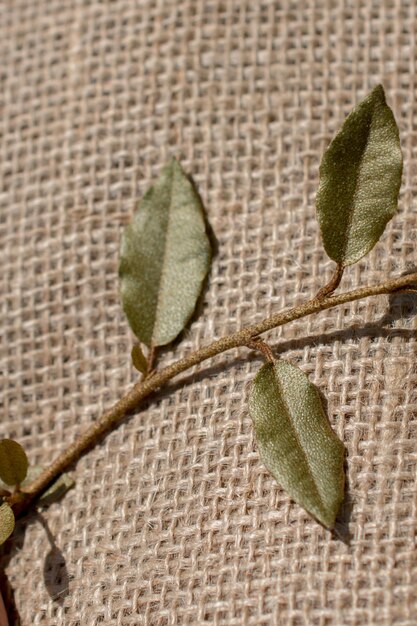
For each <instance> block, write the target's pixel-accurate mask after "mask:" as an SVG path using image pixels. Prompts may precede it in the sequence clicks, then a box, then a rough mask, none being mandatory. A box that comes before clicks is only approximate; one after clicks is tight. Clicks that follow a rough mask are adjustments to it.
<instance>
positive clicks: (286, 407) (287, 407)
mask: <svg viewBox="0 0 417 626" xmlns="http://www.w3.org/2000/svg"><path fill="white" fill-rule="evenodd" d="M273 370H274V376H275V379H276V382H277V386H278V388H279V392H280V395H281V399H282V403H283V405H284V407H285V409H286V412H287V415H288V416H289V422H290V424H291V425H292V430H293V433H294V435H295V439H296V441H297V445H298V448H299V450H301V454H302V456H303V457H304V460H305V463H306V466H307V470H308V473H309V475H310V478H311V479H312V482H313V485H314V489H315V492H316V494H317V496H318V499H319V502H320V505H321V507H322V508H323V510H324V511H325V512H326V513H327V510H328V507H327V505H326V503H325V502H324V501H323V499H322V496H321V493H320V491H319V489H318V487H317V484H316V478H315V476H314V474H313V471H312V469H311V467H310V465H309V462H308V456H307V454H306V453H305V451H304V448H303V446H302V443H301V440H300V437H299V435H298V432H297V428H296V427H295V424H294V422H293V420H292V417H291V411H290V406H289V404H288V402H287V400H286V395H285V390H284V388H283V386H282V384H281V381H280V380H279V377H278V374H277V371H276V369H275V365H273Z"/></svg>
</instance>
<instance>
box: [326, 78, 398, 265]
mask: <svg viewBox="0 0 417 626" xmlns="http://www.w3.org/2000/svg"><path fill="white" fill-rule="evenodd" d="M402 162H403V160H402V153H401V147H400V140H399V134H398V127H397V124H396V122H395V119H394V115H393V113H392V111H391V109H390V108H389V106H388V105H387V104H386V102H385V94H384V90H383V87H382V85H378V86H377V87H375V89H374V90H373V91H371V93H370V94H369V95H368V96H367V97H366V98H365V99H364V100H363V101H362V102H361V103H360V104H358V105H357V106H356V107H355V108H354V109H353V111H352V112H351V113H350V115H349V116H348V117H347V119H346V121H345V123H344V124H343V126H342V128H341V129H340V131H339V132H338V134H337V135H336V137H335V138H334V139H333V141H332V142H331V144H330V146H329V147H328V149H327V150H326V152H325V153H324V156H323V159H322V162H321V165H320V185H319V189H318V192H317V200H316V205H317V216H318V220H319V223H320V228H321V233H322V237H323V243H324V247H325V250H326V252H327V254H328V255H329V257H330V258H331V259H333V260H334V261H336V262H337V263H338V264H339V265H341V266H342V267H346V266H347V265H351V264H352V263H356V261H358V260H359V259H360V258H362V257H363V256H365V254H367V253H368V252H369V251H370V250H372V248H373V247H374V245H375V244H376V243H377V241H378V239H379V238H380V236H381V235H382V233H383V232H384V229H385V226H386V224H387V222H388V221H389V220H390V219H391V218H392V217H393V216H394V215H395V213H396V211H397V202H398V192H399V189H400V184H401V173H402Z"/></svg>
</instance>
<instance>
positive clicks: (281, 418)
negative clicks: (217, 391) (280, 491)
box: [250, 360, 344, 528]
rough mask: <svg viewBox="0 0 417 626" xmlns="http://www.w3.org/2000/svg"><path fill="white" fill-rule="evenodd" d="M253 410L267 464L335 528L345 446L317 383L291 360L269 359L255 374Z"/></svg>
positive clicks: (300, 499)
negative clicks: (340, 439)
mask: <svg viewBox="0 0 417 626" xmlns="http://www.w3.org/2000/svg"><path fill="white" fill-rule="evenodd" d="M250 413H251V416H252V419H253V423H254V427H255V437H256V441H257V444H258V447H259V452H260V456H261V458H262V460H263V462H264V464H265V465H266V467H267V469H268V470H269V471H270V472H271V474H272V475H273V476H274V478H276V480H277V481H278V482H279V483H280V484H281V485H282V486H283V487H284V488H285V489H286V491H287V492H288V493H289V495H290V496H291V498H293V499H294V500H295V501H296V502H297V503H298V504H300V505H301V506H302V507H304V508H305V509H306V510H307V511H308V512H309V513H311V514H312V515H314V517H316V518H317V519H318V520H319V521H320V522H321V523H322V524H323V525H324V526H326V527H327V528H333V526H334V523H335V518H336V514H337V511H338V509H339V507H340V504H341V503H342V500H343V490H344V473H343V461H344V447H343V444H342V442H341V441H339V439H338V438H337V437H336V435H335V434H334V432H333V431H332V429H331V428H330V425H329V423H328V421H327V418H326V415H325V413H324V410H323V406H322V402H321V398H320V395H319V392H318V390H317V388H316V387H315V386H314V385H313V384H312V383H310V381H309V380H308V378H307V376H306V375H305V374H304V373H303V372H302V371H301V370H300V369H298V368H297V367H294V366H293V365H290V363H287V362H286V361H282V360H278V361H276V362H275V363H267V364H266V365H264V366H263V367H262V369H261V370H260V371H259V373H258V374H257V376H256V378H255V380H254V383H253V386H252V390H251V395H250Z"/></svg>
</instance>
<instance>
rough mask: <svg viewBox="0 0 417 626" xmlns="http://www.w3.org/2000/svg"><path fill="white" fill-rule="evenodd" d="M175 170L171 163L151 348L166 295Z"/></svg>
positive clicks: (153, 345)
mask: <svg viewBox="0 0 417 626" xmlns="http://www.w3.org/2000/svg"><path fill="white" fill-rule="evenodd" d="M174 168H175V164H174V163H171V172H170V178H171V180H170V183H169V204H168V219H167V225H166V229H165V236H164V242H163V253H162V263H161V272H160V275H159V281H158V296H157V299H156V307H155V319H154V323H153V328H152V337H151V348H153V347H155V346H156V344H155V343H154V342H155V329H156V328H158V325H159V321H160V311H161V301H162V296H163V293H164V289H163V283H164V281H165V277H166V271H167V263H166V259H167V250H168V241H169V236H168V235H169V229H170V225H171V211H172V197H173V188H174V177H175V169H174Z"/></svg>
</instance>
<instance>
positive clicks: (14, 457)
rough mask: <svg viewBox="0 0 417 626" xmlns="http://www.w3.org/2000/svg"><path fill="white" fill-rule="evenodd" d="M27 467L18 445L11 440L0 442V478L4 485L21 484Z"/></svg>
mask: <svg viewBox="0 0 417 626" xmlns="http://www.w3.org/2000/svg"><path fill="white" fill-rule="evenodd" d="M28 465H29V462H28V458H27V456H26V453H25V451H24V450H23V448H22V446H21V445H20V443H17V441H14V440H13V439H2V440H1V441H0V478H1V480H2V481H3V482H5V483H6V485H17V484H20V483H22V482H23V481H24V480H25V477H26V473H27V470H28Z"/></svg>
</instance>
